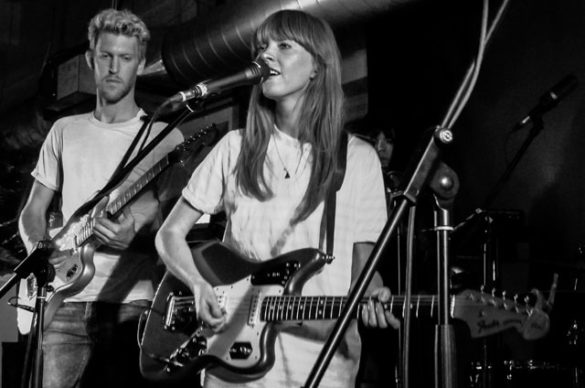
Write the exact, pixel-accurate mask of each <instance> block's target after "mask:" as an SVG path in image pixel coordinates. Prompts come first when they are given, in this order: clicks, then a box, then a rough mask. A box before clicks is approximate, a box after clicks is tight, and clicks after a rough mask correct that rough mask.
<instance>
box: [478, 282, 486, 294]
mask: <svg viewBox="0 0 585 388" xmlns="http://www.w3.org/2000/svg"><path fill="white" fill-rule="evenodd" d="M479 292H481V293H482V294H483V293H484V292H485V285H483V284H482V285H481V286H479Z"/></svg>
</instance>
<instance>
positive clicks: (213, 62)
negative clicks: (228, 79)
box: [144, 0, 414, 85]
mask: <svg viewBox="0 0 585 388" xmlns="http://www.w3.org/2000/svg"><path fill="white" fill-rule="evenodd" d="M413 1H414V0H238V1H233V2H231V3H229V4H226V5H224V6H221V7H218V8H217V9H216V10H214V11H213V12H212V14H210V15H209V16H205V18H203V17H196V18H194V19H192V20H190V21H188V22H186V23H184V24H182V25H179V26H177V27H174V28H171V29H170V30H168V31H167V32H166V34H165V37H164V39H163V43H162V47H161V53H160V57H159V58H157V59H155V60H154V61H153V62H151V64H150V65H149V66H148V67H147V69H146V70H145V72H144V75H145V76H146V77H147V78H151V77H154V78H159V77H162V78H168V76H170V78H172V79H173V80H174V81H175V82H177V83H178V84H179V85H190V84H193V83H195V82H200V81H203V80H205V79H208V78H212V77H214V76H218V75H220V74H225V73H228V72H231V71H235V70H239V69H240V68H241V67H242V66H245V65H247V64H248V63H249V62H250V60H251V56H250V55H251V54H250V40H251V37H252V34H253V32H254V30H255V29H256V28H257V27H258V26H259V25H260V23H261V22H262V21H263V20H264V19H265V18H266V17H267V16H269V15H270V14H272V13H274V12H276V11H279V10H282V9H298V10H302V11H305V12H307V13H309V14H312V15H314V16H318V17H321V18H323V19H325V20H326V21H328V22H329V23H330V24H331V25H332V27H333V28H334V29H335V28H336V27H338V26H342V25H347V24H350V23H356V22H363V21H364V20H367V19H368V18H370V17H373V16H375V15H379V14H382V13H384V12H387V11H388V10H390V9H391V8H395V7H397V6H400V5H404V4H405V3H412V2H413Z"/></svg>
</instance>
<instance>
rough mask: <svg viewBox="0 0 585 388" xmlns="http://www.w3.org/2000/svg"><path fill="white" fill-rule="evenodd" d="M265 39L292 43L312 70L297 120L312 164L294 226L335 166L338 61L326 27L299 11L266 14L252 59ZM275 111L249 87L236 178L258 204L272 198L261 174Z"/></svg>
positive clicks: (339, 113)
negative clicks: (310, 60)
mask: <svg viewBox="0 0 585 388" xmlns="http://www.w3.org/2000/svg"><path fill="white" fill-rule="evenodd" d="M269 39H273V40H276V41H279V40H293V41H295V42H297V43H298V44H300V45H301V46H303V48H304V49H305V50H307V51H308V52H309V53H310V54H311V55H312V56H313V59H314V61H315V64H316V69H317V71H316V75H315V77H314V78H313V79H312V80H311V82H310V83H309V86H308V88H307V90H306V93H305V96H304V99H303V102H302V107H301V114H300V115H299V116H300V120H299V122H298V130H299V141H300V142H301V143H302V144H305V143H308V144H310V145H311V160H312V164H311V177H310V180H309V185H308V187H307V191H306V192H305V194H304V197H303V200H302V201H301V203H300V204H299V206H298V207H297V210H296V214H295V216H294V218H293V220H292V221H291V224H295V223H297V222H299V221H302V220H304V219H306V218H307V217H308V216H309V215H310V214H311V213H312V212H313V211H314V210H315V208H316V207H317V205H318V204H319V203H320V201H321V200H323V198H324V197H325V193H326V190H327V188H328V187H329V184H330V182H331V181H332V178H333V174H334V172H335V169H336V167H337V154H338V152H339V140H340V136H341V132H342V130H343V90H342V88H341V60H340V54H339V49H338V47H337V43H336V41H335V36H334V35H333V31H332V30H331V27H330V26H329V25H328V24H327V22H325V21H324V20H322V19H319V18H316V17H314V16H311V15H309V14H307V13H304V12H302V11H292V10H284V11H278V12H276V13H274V14H272V15H270V16H269V17H268V18H267V19H266V20H265V21H264V22H263V23H262V24H261V25H260V26H259V27H258V29H257V30H256V33H255V35H254V39H253V42H252V51H253V56H254V57H256V56H257V54H258V50H259V47H262V46H263V45H264V44H265V43H266V42H267V41H268V40H269ZM274 108H275V102H274V101H272V100H270V99H268V98H266V97H264V95H263V94H262V89H261V87H260V86H254V87H253V88H252V95H251V98H250V104H249V107H248V116H247V121H246V127H245V128H244V130H243V133H242V148H241V150H240V154H239V157H238V164H237V167H236V179H237V182H238V186H239V187H240V189H241V190H242V192H243V193H244V194H247V195H251V196H254V197H256V198H258V199H259V200H265V199H267V198H270V197H271V196H272V195H273V193H272V191H271V190H270V188H269V187H268V185H267V184H266V179H265V177H264V173H263V172H264V162H265V159H266V150H267V149H268V143H269V141H270V136H271V134H272V132H273V131H274V122H275V117H274Z"/></svg>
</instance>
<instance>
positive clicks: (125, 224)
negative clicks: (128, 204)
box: [93, 210, 136, 249]
mask: <svg viewBox="0 0 585 388" xmlns="http://www.w3.org/2000/svg"><path fill="white" fill-rule="evenodd" d="M93 232H94V235H95V236H96V237H97V239H98V240H99V241H100V242H101V243H102V244H104V245H107V246H109V247H110V248H114V249H126V248H128V247H129V246H130V243H131V242H132V240H133V239H134V236H136V231H135V230H134V217H133V216H132V214H131V213H130V212H129V211H128V210H125V211H124V212H122V214H120V216H119V217H118V219H117V220H115V221H112V220H109V219H108V218H106V217H96V218H95V225H94V228H93Z"/></svg>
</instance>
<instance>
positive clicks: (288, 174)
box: [274, 137, 303, 179]
mask: <svg viewBox="0 0 585 388" xmlns="http://www.w3.org/2000/svg"><path fill="white" fill-rule="evenodd" d="M274 148H276V154H277V155H278V159H279V160H280V163H281V164H282V168H283V169H284V179H290V170H289V169H288V168H287V167H286V164H285V163H284V160H283V159H282V156H281V155H280V150H279V149H278V139H276V137H275V138H274ZM301 160H303V154H302V153H301V156H300V157H299V161H298V163H297V168H296V169H295V173H294V175H297V172H298V171H299V167H300V165H301Z"/></svg>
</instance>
